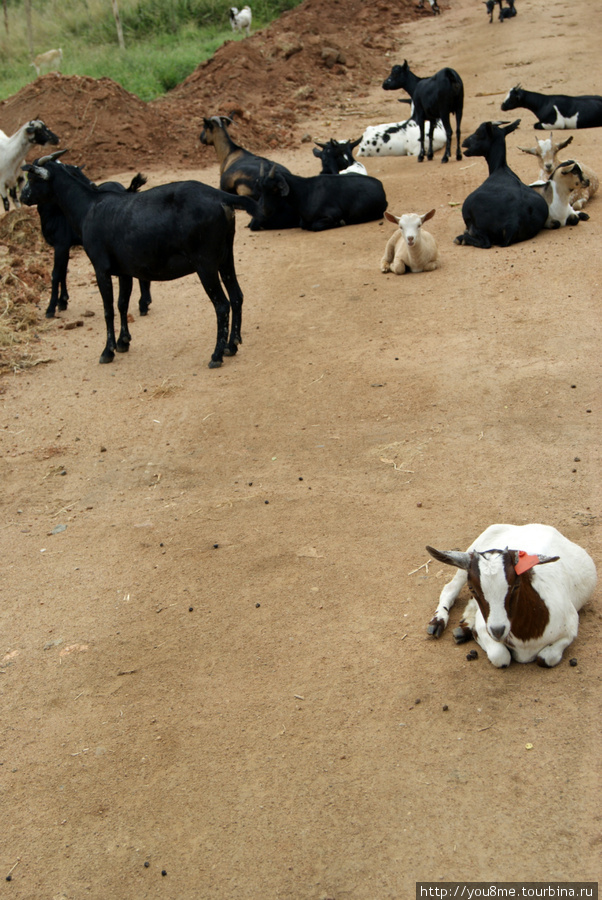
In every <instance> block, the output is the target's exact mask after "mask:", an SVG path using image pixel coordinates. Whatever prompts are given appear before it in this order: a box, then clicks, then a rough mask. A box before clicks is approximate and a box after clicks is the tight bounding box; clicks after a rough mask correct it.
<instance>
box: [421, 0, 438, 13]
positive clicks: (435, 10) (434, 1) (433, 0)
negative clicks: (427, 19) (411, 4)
mask: <svg viewBox="0 0 602 900" xmlns="http://www.w3.org/2000/svg"><path fill="white" fill-rule="evenodd" d="M428 2H429V3H430V6H431V9H432V10H433V13H434V14H435V15H436V16H438V15H439V14H440V12H441V10H440V9H439V7H438V5H437V0H428ZM418 9H424V0H420V2H419V4H418Z"/></svg>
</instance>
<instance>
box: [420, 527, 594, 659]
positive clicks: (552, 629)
mask: <svg viewBox="0 0 602 900" xmlns="http://www.w3.org/2000/svg"><path fill="white" fill-rule="evenodd" d="M426 549H427V550H428V552H429V553H430V554H431V556H433V557H434V558H435V559H437V560H439V562H443V563H447V564H448V565H450V566H455V567H456V568H458V569H459V570H460V571H459V572H457V573H456V575H455V576H454V577H453V578H452V580H451V581H450V582H449V583H448V584H446V585H445V587H444V588H443V590H442V591H441V596H440V597H439V605H438V606H437V609H436V611H435V615H434V616H433V618H432V619H431V621H430V623H429V626H428V633H429V634H432V635H433V636H434V637H439V636H440V635H441V634H442V633H443V631H444V629H445V626H446V625H447V622H448V620H449V611H450V609H451V608H452V606H453V605H454V602H455V600H456V598H457V596H458V594H459V593H460V591H461V590H462V588H463V587H464V585H465V584H466V583H468V588H469V590H470V592H471V594H472V598H471V600H469V602H468V605H467V607H466V609H465V610H464V615H463V618H462V621H461V622H460V625H459V627H458V628H456V629H455V630H454V638H455V640H456V643H459V644H460V643H463V642H464V641H467V640H470V639H471V638H474V639H475V640H476V641H477V643H478V644H479V645H480V646H481V647H482V648H483V650H484V651H485V652H486V654H487V656H488V658H489V660H490V662H491V663H493V665H494V666H496V667H498V668H506V666H508V665H509V664H510V661H511V659H515V660H516V661H517V662H521V663H527V662H532V661H533V660H537V663H538V664H539V665H540V666H544V667H548V668H549V667H552V666H556V665H558V663H559V662H560V660H561V659H562V654H563V652H564V650H565V649H566V648H567V647H568V646H569V644H570V643H571V642H572V641H573V640H574V639H575V637H576V636H577V630H578V628H579V616H578V610H579V609H581V607H582V606H583V604H584V603H585V602H586V601H587V600H588V599H589V597H590V596H591V594H592V593H593V590H594V588H595V586H596V580H597V575H596V567H595V565H594V562H593V560H592V558H591V557H590V555H589V554H588V553H587V552H586V551H585V550H584V549H583V548H582V547H579V546H578V545H577V544H574V543H573V542H572V541H569V540H568V538H565V537H564V536H563V535H562V534H560V532H559V531H557V530H556V529H555V528H552V527H551V526H549V525H539V524H531V525H490V526H489V528H487V529H486V530H485V531H484V532H483V533H482V534H481V535H479V537H478V538H477V539H476V540H475V541H473V543H472V544H471V545H470V547H469V548H468V550H467V551H466V552H465V553H463V552H461V551H460V550H447V551H441V550H435V549H434V548H433V547H427V548H426Z"/></svg>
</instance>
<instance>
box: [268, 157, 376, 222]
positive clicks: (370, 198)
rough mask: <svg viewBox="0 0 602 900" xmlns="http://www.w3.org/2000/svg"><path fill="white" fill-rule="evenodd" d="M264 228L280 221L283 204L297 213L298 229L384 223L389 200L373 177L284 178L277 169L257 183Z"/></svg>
mask: <svg viewBox="0 0 602 900" xmlns="http://www.w3.org/2000/svg"><path fill="white" fill-rule="evenodd" d="M257 187H258V190H259V193H260V200H259V208H260V210H261V220H262V221H263V223H264V225H263V227H264V228H271V227H273V226H272V224H271V223H272V221H274V220H279V219H280V218H281V210H282V207H283V205H284V204H286V207H287V208H291V209H292V210H294V213H295V219H296V220H295V226H298V227H299V228H305V229H306V230H307V231H325V230H326V229H328V228H339V227H340V226H342V225H359V224H360V223H362V222H373V221H374V220H375V219H382V217H383V215H384V213H385V209H386V208H387V198H386V196H385V191H384V188H383V186H382V183H381V182H380V181H379V180H378V178H372V177H371V176H370V175H346V176H345V177H344V178H342V177H341V176H340V175H313V176H311V177H309V178H303V177H302V176H301V175H291V174H290V173H289V174H284V175H283V174H282V173H281V172H278V171H276V170H275V169H274V168H272V169H271V171H270V172H268V174H267V175H264V174H262V175H261V176H260V178H259V179H258V182H257Z"/></svg>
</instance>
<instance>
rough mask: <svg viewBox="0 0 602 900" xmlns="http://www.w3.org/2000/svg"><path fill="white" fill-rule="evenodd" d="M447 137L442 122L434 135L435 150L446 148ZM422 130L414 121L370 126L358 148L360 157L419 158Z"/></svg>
mask: <svg viewBox="0 0 602 900" xmlns="http://www.w3.org/2000/svg"><path fill="white" fill-rule="evenodd" d="M446 140H447V136H446V134H445V129H444V127H443V125H442V123H441V121H439V122H437V125H436V127H435V131H434V133H433V150H441V148H442V147H445V141H446ZM419 153H420V128H419V127H418V125H417V124H416V122H415V121H414V119H405V120H404V121H403V122H386V123H385V124H383V125H368V127H367V128H366V130H365V131H364V133H363V135H362V139H361V142H360V145H359V147H358V151H357V155H358V156H418V154H419Z"/></svg>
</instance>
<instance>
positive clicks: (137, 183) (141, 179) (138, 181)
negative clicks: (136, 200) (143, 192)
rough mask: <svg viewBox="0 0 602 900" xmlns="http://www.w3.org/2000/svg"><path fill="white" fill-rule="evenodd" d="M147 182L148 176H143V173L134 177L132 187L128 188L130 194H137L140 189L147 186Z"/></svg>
mask: <svg viewBox="0 0 602 900" xmlns="http://www.w3.org/2000/svg"><path fill="white" fill-rule="evenodd" d="M147 181H148V178H147V177H146V175H143V174H142V173H141V172H138V174H137V175H134V177H133V178H132V180H131V182H130V186H129V187H128V188H126V190H127V192H128V194H135V193H137V192H138V191H139V190H140V188H141V187H143V186H144V185H145V184H146V182H147Z"/></svg>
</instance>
